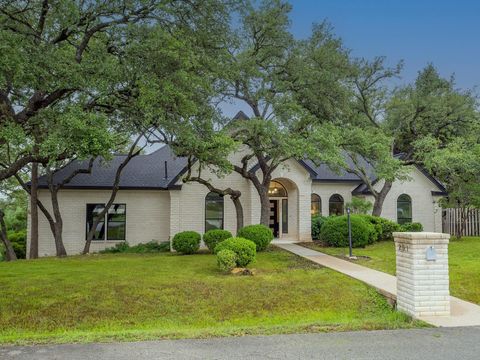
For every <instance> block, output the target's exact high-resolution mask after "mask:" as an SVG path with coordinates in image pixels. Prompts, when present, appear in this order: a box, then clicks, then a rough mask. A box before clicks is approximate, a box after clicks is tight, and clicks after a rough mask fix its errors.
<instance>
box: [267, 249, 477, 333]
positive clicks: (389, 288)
mask: <svg viewBox="0 0 480 360" xmlns="http://www.w3.org/2000/svg"><path fill="white" fill-rule="evenodd" d="M275 245H276V246H278V247H279V248H282V249H284V250H287V251H289V252H291V253H294V254H296V255H299V256H302V257H304V258H306V259H308V260H310V261H313V262H315V263H317V264H319V265H322V266H325V267H328V268H330V269H332V270H335V271H338V272H340V273H342V274H345V275H348V276H350V277H352V278H354V279H357V280H360V281H362V282H364V283H366V284H368V285H370V286H372V287H374V288H375V289H377V291H379V292H380V293H382V294H383V295H385V296H386V297H389V298H391V299H396V298H397V278H396V277H395V276H393V275H389V274H386V273H384V272H381V271H377V270H373V269H370V268H367V267H365V266H361V265H357V264H354V263H352V262H350V261H346V260H342V259H339V258H337V257H335V256H330V255H327V254H324V253H322V252H319V251H315V250H312V249H309V248H306V247H303V246H300V245H297V244H293V243H290V244H281V243H276V244H275ZM450 311H451V315H450V316H428V317H419V318H418V319H419V320H422V321H425V322H427V323H429V324H431V325H434V326H441V327H457V326H480V306H478V305H476V304H472V303H470V302H468V301H464V300H462V299H459V298H456V297H453V296H451V297H450Z"/></svg>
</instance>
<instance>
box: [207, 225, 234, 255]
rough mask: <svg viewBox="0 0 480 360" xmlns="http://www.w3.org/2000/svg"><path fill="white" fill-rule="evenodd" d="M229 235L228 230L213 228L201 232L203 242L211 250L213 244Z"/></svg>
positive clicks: (213, 247)
mask: <svg viewBox="0 0 480 360" xmlns="http://www.w3.org/2000/svg"><path fill="white" fill-rule="evenodd" d="M231 237H232V233H231V232H230V231H228V230H221V229H213V230H208V231H207V232H206V233H205V234H203V242H204V243H205V245H207V248H208V250H210V251H212V252H213V250H214V249H215V246H217V245H218V244H219V243H221V242H222V241H223V240H227V239H230V238H231Z"/></svg>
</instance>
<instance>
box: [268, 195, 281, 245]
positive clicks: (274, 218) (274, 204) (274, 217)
mask: <svg viewBox="0 0 480 360" xmlns="http://www.w3.org/2000/svg"><path fill="white" fill-rule="evenodd" d="M269 225H270V229H272V231H273V236H274V237H278V231H279V227H280V225H279V222H278V201H277V200H270V223H269Z"/></svg>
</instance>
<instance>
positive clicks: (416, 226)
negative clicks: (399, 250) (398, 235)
mask: <svg viewBox="0 0 480 360" xmlns="http://www.w3.org/2000/svg"><path fill="white" fill-rule="evenodd" d="M400 231H404V232H420V231H423V225H422V224H420V223H419V222H413V223H406V224H403V225H401V226H400Z"/></svg>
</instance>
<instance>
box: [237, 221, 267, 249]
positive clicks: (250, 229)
mask: <svg viewBox="0 0 480 360" xmlns="http://www.w3.org/2000/svg"><path fill="white" fill-rule="evenodd" d="M237 236H238V237H241V238H244V239H248V240H251V241H253V242H254V243H255V245H256V247H257V251H263V250H265V249H266V248H267V246H268V245H269V244H270V243H271V242H272V240H273V233H272V230H271V229H270V228H269V227H267V226H265V225H262V224H257V225H248V226H245V227H243V228H241V229H240V230H238V234H237Z"/></svg>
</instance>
